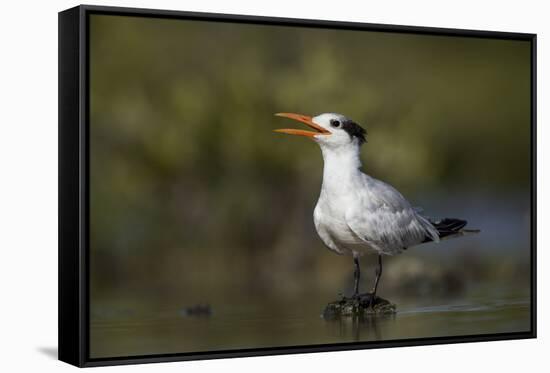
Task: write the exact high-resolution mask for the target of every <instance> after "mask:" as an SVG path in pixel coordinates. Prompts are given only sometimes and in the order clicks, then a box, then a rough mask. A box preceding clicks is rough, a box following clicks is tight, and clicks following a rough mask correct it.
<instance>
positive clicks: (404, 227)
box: [346, 175, 439, 255]
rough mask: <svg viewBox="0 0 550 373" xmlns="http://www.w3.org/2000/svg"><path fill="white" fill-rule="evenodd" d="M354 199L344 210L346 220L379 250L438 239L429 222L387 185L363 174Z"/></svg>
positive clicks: (393, 251)
mask: <svg viewBox="0 0 550 373" xmlns="http://www.w3.org/2000/svg"><path fill="white" fill-rule="evenodd" d="M357 200H358V203H356V204H355V205H354V206H353V207H352V208H350V209H349V210H348V211H346V223H347V224H348V226H349V227H350V229H351V230H352V231H353V232H354V233H355V234H356V235H357V236H359V237H360V238H361V239H362V240H364V241H365V242H367V243H369V244H370V245H372V246H375V248H377V249H378V250H379V251H382V252H383V253H385V254H389V255H393V254H397V253H399V252H401V251H402V250H404V249H406V248H408V247H410V246H414V245H417V244H420V243H422V242H424V241H425V239H426V237H430V238H431V239H432V241H436V242H437V241H439V235H438V232H437V230H436V229H435V228H434V227H433V225H432V224H431V223H430V222H429V221H428V220H427V219H426V218H424V217H423V216H421V215H420V214H419V213H417V212H416V211H415V209H414V208H412V207H411V205H410V204H409V202H408V201H407V200H406V199H405V198H404V197H403V196H402V195H401V193H399V192H398V191H397V190H396V189H395V188H393V187H392V186H391V185H389V184H386V183H384V182H382V181H380V180H376V179H374V178H371V177H370V176H367V175H365V185H364V188H362V189H361V190H360V191H359V194H358V196H357Z"/></svg>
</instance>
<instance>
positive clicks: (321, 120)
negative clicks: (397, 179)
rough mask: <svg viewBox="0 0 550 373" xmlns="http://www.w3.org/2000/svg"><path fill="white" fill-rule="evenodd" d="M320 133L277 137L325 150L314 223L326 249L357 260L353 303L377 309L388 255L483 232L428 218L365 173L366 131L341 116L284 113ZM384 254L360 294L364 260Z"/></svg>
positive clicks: (288, 131)
mask: <svg viewBox="0 0 550 373" xmlns="http://www.w3.org/2000/svg"><path fill="white" fill-rule="evenodd" d="M275 115H277V116H280V117H286V118H290V119H294V120H297V121H299V122H302V123H304V124H306V125H307V126H309V127H310V128H312V129H314V130H315V131H305V130H299V129H277V130H275V131H276V132H280V133H286V134H290V135H299V136H306V137H309V138H310V139H312V140H313V141H315V142H316V143H318V144H319V146H320V147H321V152H322V154H323V160H324V169H323V183H322V186H321V193H320V196H319V200H318V201H317V205H316V206H315V210H314V213H313V220H314V222H315V228H316V230H317V233H318V234H319V237H320V238H321V240H322V241H323V242H324V244H325V245H326V246H327V247H328V248H329V249H330V250H332V251H334V252H336V253H338V254H346V255H351V256H352V257H353V262H354V266H355V271H354V279H355V285H354V293H353V296H352V298H356V299H357V298H364V297H368V299H369V302H371V303H370V304H371V305H372V304H374V303H373V302H375V298H376V291H377V288H378V283H379V281H380V277H381V275H382V255H396V254H400V253H402V252H403V250H406V249H407V248H409V247H411V246H415V245H419V244H422V243H425V242H430V241H433V242H439V240H440V239H442V238H448V237H455V236H461V235H464V234H466V233H472V232H478V231H474V230H465V229H463V228H464V227H465V226H466V221H465V220H461V219H454V218H445V219H441V220H433V219H429V218H428V217H426V216H423V215H422V214H421V213H420V211H419V210H418V209H415V208H413V207H411V204H410V203H409V202H408V201H407V200H406V199H405V198H404V197H403V196H402V195H401V193H399V192H398V191H397V190H396V189H395V188H394V187H392V186H391V185H389V184H387V183H385V182H383V181H380V180H377V179H375V178H373V177H371V176H369V175H367V174H365V173H364V172H362V171H361V167H362V165H361V160H360V157H359V155H360V149H361V145H362V144H363V143H365V142H366V139H365V135H366V131H365V130H364V129H363V128H362V127H361V126H359V125H358V124H357V123H355V122H353V121H352V120H350V119H348V118H346V117H345V116H343V115H341V114H336V113H325V114H321V115H318V116H316V117H313V118H312V117H309V116H307V115H301V114H294V113H278V114H275ZM370 253H374V254H377V255H378V267H377V270H376V280H375V282H374V286H373V287H372V290H371V292H370V293H365V294H360V293H359V279H360V276H361V270H360V266H359V258H360V257H361V256H362V255H365V254H370Z"/></svg>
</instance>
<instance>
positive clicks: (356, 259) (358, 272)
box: [353, 255, 361, 298]
mask: <svg viewBox="0 0 550 373" xmlns="http://www.w3.org/2000/svg"><path fill="white" fill-rule="evenodd" d="M353 264H354V265H355V270H354V271H353V278H354V279H355V284H354V286H353V298H357V297H358V296H359V279H360V278H361V267H360V266H359V257H357V256H355V255H354V256H353Z"/></svg>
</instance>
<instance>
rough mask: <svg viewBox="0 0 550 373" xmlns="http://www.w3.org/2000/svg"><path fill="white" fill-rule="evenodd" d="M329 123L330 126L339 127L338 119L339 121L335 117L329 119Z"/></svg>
mask: <svg viewBox="0 0 550 373" xmlns="http://www.w3.org/2000/svg"><path fill="white" fill-rule="evenodd" d="M330 125H331V126H332V127H336V128H338V127H340V121H339V120H336V119H333V120H331V121H330Z"/></svg>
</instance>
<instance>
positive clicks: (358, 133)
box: [342, 119, 367, 144]
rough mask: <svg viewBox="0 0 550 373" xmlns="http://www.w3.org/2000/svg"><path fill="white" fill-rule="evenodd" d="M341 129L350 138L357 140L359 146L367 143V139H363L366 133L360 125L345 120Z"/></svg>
mask: <svg viewBox="0 0 550 373" xmlns="http://www.w3.org/2000/svg"><path fill="white" fill-rule="evenodd" d="M342 128H343V129H344V131H346V132H347V133H348V134H349V135H350V136H351V137H352V138H353V137H356V138H357V139H358V140H359V144H363V143H364V142H366V141H367V139H366V138H365V135H366V134H367V131H366V130H365V129H364V128H363V127H361V126H360V125H358V124H357V123H355V122H354V121H352V120H349V119H346V120H345V121H344V122H343V123H342Z"/></svg>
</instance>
